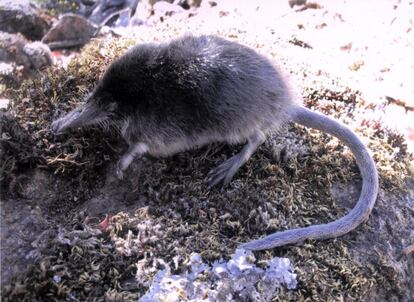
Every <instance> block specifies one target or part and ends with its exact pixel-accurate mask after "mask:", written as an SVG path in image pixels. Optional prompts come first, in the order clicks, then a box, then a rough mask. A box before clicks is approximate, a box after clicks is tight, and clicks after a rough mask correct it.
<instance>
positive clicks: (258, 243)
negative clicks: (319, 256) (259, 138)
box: [240, 107, 378, 250]
mask: <svg viewBox="0 0 414 302" xmlns="http://www.w3.org/2000/svg"><path fill="white" fill-rule="evenodd" d="M293 121H294V122H296V123H298V124H301V125H304V126H306V127H311V128H315V129H318V130H321V131H323V132H326V133H329V134H331V135H333V136H336V137H337V138H338V139H340V140H341V141H342V142H343V143H345V144H346V145H347V146H348V147H349V148H350V149H351V151H352V153H353V154H354V156H355V158H356V162H357V164H358V167H359V171H360V173H361V175H362V181H363V183H362V190H361V194H360V196H359V199H358V202H357V204H356V205H355V207H354V208H353V209H352V210H351V211H350V212H349V213H348V214H347V215H346V216H344V217H342V218H340V219H338V220H335V221H333V222H330V223H327V224H319V225H313V226H309V227H305V228H299V229H293V230H287V231H283V232H278V233H274V234H272V235H269V236H266V237H264V238H262V239H258V240H253V241H250V242H248V243H245V244H243V245H241V246H240V247H241V248H243V249H247V250H264V249H270V248H274V247H278V246H283V245H287V244H292V243H297V242H301V241H303V240H305V239H327V238H334V237H338V236H341V235H344V234H346V233H348V232H349V231H351V230H353V229H355V228H356V227H357V226H358V225H360V224H361V223H362V222H364V221H365V220H366V219H368V216H369V214H370V213H371V211H372V208H373V207H374V204H375V200H376V198H377V194H378V172H377V169H376V167H375V163H374V160H373V159H372V157H371V156H370V154H369V153H368V150H367V148H366V147H365V146H364V144H363V143H362V142H361V140H360V139H359V138H358V136H357V135H356V134H355V133H354V132H353V131H352V130H350V129H349V128H348V127H346V126H345V125H343V124H341V123H339V122H337V121H335V120H333V119H331V118H329V117H327V116H325V115H322V114H319V113H316V112H313V111H311V110H309V109H306V108H304V107H297V108H296V110H295V115H294V117H293Z"/></svg>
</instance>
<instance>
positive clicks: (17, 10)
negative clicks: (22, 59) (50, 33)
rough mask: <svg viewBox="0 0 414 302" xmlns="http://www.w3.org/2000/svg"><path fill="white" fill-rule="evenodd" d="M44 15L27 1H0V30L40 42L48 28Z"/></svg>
mask: <svg viewBox="0 0 414 302" xmlns="http://www.w3.org/2000/svg"><path fill="white" fill-rule="evenodd" d="M42 15H44V13H43V12H42V11H41V10H40V9H39V8H38V7H37V6H36V5H34V4H33V3H30V2H29V1H27V0H16V1H11V0H0V30H1V31H5V32H8V33H21V34H22V35H24V36H25V37H26V38H27V39H29V40H40V39H41V38H42V37H43V35H44V34H45V33H46V32H47V30H48V28H49V24H48V22H47V21H46V20H45V18H44V17H43V16H42Z"/></svg>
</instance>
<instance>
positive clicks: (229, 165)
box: [207, 154, 240, 187]
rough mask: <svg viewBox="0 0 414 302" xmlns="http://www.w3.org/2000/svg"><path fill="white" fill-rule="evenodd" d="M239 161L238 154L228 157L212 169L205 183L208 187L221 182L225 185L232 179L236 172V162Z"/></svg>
mask: <svg viewBox="0 0 414 302" xmlns="http://www.w3.org/2000/svg"><path fill="white" fill-rule="evenodd" d="M239 161H240V156H239V154H237V155H235V156H233V157H230V158H229V159H227V160H226V161H225V162H223V163H222V164H220V165H218V166H217V167H216V168H214V169H212V170H211V171H210V172H209V173H208V175H207V184H208V185H209V186H210V187H214V186H215V185H218V184H221V185H222V186H227V185H228V184H229V183H230V181H231V180H232V178H233V176H234V174H236V172H237V170H238V169H239V168H238V166H239V165H238V162H239Z"/></svg>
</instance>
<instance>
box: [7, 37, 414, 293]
mask: <svg viewBox="0 0 414 302" xmlns="http://www.w3.org/2000/svg"><path fill="white" fill-rule="evenodd" d="M129 43H130V42H129V41H128V42H126V43H125V44H122V43H120V42H118V41H113V42H110V43H108V44H102V43H101V42H98V41H97V42H95V43H94V44H92V45H91V46H89V47H88V48H87V49H86V50H85V54H82V55H81V56H80V57H78V58H77V59H76V60H75V61H74V62H73V63H71V64H70V65H69V66H68V68H67V70H55V69H50V70H49V71H47V72H46V73H45V74H44V76H43V77H42V78H41V79H38V80H35V81H34V82H26V83H25V84H24V85H23V86H22V88H21V89H20V90H19V91H14V92H13V99H14V102H13V106H12V112H13V113H14V114H16V116H17V120H18V121H19V123H20V124H21V125H22V126H23V128H24V129H25V130H26V131H27V133H28V135H30V136H31V137H32V140H33V144H34V147H33V148H36V150H38V153H39V156H40V158H41V160H38V159H31V160H33V162H35V163H36V164H37V165H39V166H40V167H42V168H44V169H48V170H51V171H53V172H54V173H57V174H60V175H63V177H72V176H73V175H77V176H76V177H80V176H79V175H83V173H88V175H89V176H90V177H91V178H92V179H93V178H96V177H101V176H102V175H101V174H102V171H100V170H99V169H100V167H104V166H105V164H106V163H107V162H113V161H114V157H115V155H116V153H117V150H119V149H118V148H119V147H118V140H117V138H113V137H111V136H102V133H100V132H99V135H97V133H98V132H97V131H99V129H91V130H87V131H86V130H85V131H82V132H73V133H70V134H68V135H66V136H64V137H61V138H59V139H55V138H53V137H52V136H51V135H50V134H49V132H48V131H47V129H48V127H49V124H50V122H51V121H52V120H53V119H54V118H56V117H57V116H58V115H59V114H61V113H63V112H67V111H69V110H70V109H71V108H73V107H74V106H76V104H78V103H79V101H80V100H81V99H82V96H83V95H84V94H85V93H86V92H88V91H90V90H91V88H92V87H93V85H94V83H95V82H96V80H97V78H98V76H99V74H101V73H102V71H103V70H104V67H105V66H106V65H107V64H108V62H109V61H110V60H112V58H113V57H115V56H117V55H119V53H120V52H121V51H122V49H124V48H125V47H126V45H128V44H129ZM119 45H122V46H119ZM304 94H305V104H306V106H308V107H312V108H314V109H315V110H318V111H322V112H324V113H326V114H329V115H332V116H335V117H336V118H339V119H341V120H343V121H344V122H347V123H350V124H351V125H352V127H353V128H355V129H356V131H357V132H358V133H359V134H360V135H361V136H363V137H364V139H366V141H367V142H368V145H369V147H370V149H371V150H372V152H373V154H374V158H375V160H376V162H377V164H378V169H379V172H380V176H381V185H382V187H383V188H386V189H387V190H401V189H402V187H403V186H402V184H403V183H404V182H405V181H406V179H407V177H412V176H413V171H412V170H410V169H412V168H411V165H410V161H412V155H410V154H408V153H407V150H406V147H405V145H404V142H403V140H402V139H401V136H400V135H399V134H398V133H395V132H392V131H390V130H389V129H386V128H384V127H383V126H382V125H381V123H380V122H379V121H377V120H375V118H369V116H370V114H369V113H370V112H372V108H371V107H370V106H368V105H365V103H364V101H363V100H362V99H361V98H360V96H359V94H358V92H354V91H352V90H350V89H338V91H332V90H329V89H326V90H320V89H314V88H307V89H305V91H304ZM39 117H40V118H39ZM108 146H111V148H108ZM112 149H114V150H112ZM239 149H240V146H234V147H229V146H223V145H213V146H210V147H205V148H202V149H199V150H194V151H189V152H183V153H180V154H177V155H175V156H173V157H171V158H166V159H145V160H143V161H141V162H139V163H138V162H137V163H135V164H134V165H133V167H132V168H131V169H130V170H129V171H128V173H130V175H129V176H131V177H126V179H130V181H129V182H128V198H129V199H130V200H132V201H133V202H134V203H135V204H134V205H133V206H132V208H134V207H135V208H139V207H141V206H144V205H145V206H146V208H145V209H142V208H140V210H139V211H138V212H136V213H134V211H130V212H129V213H126V212H123V213H118V214H116V215H114V216H113V217H112V218H110V225H109V226H107V227H104V229H105V231H106V232H104V233H101V232H97V231H96V228H91V226H90V223H89V222H88V221H87V220H86V221H85V219H86V218H85V217H84V216H82V215H84V214H82V215H78V214H75V215H74V216H70V220H71V221H72V223H71V224H69V225H67V226H66V227H65V228H63V229H60V230H57V231H56V238H57V239H56V240H55V241H54V242H52V243H51V245H50V249H49V250H48V251H41V252H42V253H44V255H46V256H45V257H44V258H43V259H42V260H41V261H40V263H38V264H36V265H34V266H33V267H32V268H30V269H29V270H28V271H27V272H25V273H24V274H22V275H19V276H17V278H16V280H15V281H14V282H13V283H12V284H11V286H10V287H8V288H7V289H6V290H5V292H4V293H3V297H5V301H7V300H9V301H16V299H19V300H21V301H23V300H26V301H40V300H41V301H52V300H55V299H58V300H59V299H61V300H65V299H66V300H70V299H72V298H71V297H75V298H76V299H78V300H79V301H86V300H91V299H92V297H94V298H95V300H96V301H118V300H122V301H132V300H134V301H136V299H137V297H138V296H140V295H141V294H142V293H143V292H144V291H145V290H146V287H145V282H143V283H142V284H138V282H137V281H135V280H134V276H135V275H139V274H140V272H141V273H142V272H145V274H147V275H148V276H151V274H152V273H154V272H155V269H156V268H158V267H159V266H160V265H161V263H162V261H166V262H168V263H169V264H171V267H175V268H176V269H177V270H180V263H182V261H183V260H184V259H186V258H187V257H188V256H189V255H190V254H191V253H192V252H199V253H200V254H201V255H202V256H203V257H204V259H205V260H210V261H213V260H215V259H217V258H220V257H223V258H228V256H229V255H230V254H231V253H232V252H233V251H234V249H235V248H236V247H237V246H238V245H239V244H240V243H243V242H247V241H249V240H251V239H252V238H259V237H261V236H263V235H264V234H267V233H272V232H275V231H278V230H284V229H289V228H293V227H298V226H307V225H311V224H315V223H323V222H328V221H332V220H334V219H336V218H338V217H341V216H343V215H344V214H345V212H346V209H344V208H343V207H341V206H339V205H338V204H337V203H336V201H335V199H334V198H333V196H332V193H331V188H332V185H333V184H334V183H338V182H340V183H346V182H348V181H351V180H358V179H359V172H358V169H357V167H356V164H355V162H354V160H353V157H352V155H351V154H350V153H349V151H348V149H347V148H345V147H344V146H343V145H342V144H341V143H339V142H338V141H337V140H336V139H334V138H332V137H330V136H328V135H326V134H323V133H319V132H317V131H313V130H309V129H305V128H303V127H301V126H292V127H291V128H289V129H288V130H287V131H286V132H282V133H280V134H278V135H275V136H272V137H270V138H269V139H268V140H267V142H266V144H264V145H263V146H262V147H261V148H259V150H258V152H257V153H256V154H255V155H254V156H253V158H252V159H251V160H250V161H249V162H248V163H247V164H246V165H245V166H244V167H243V168H242V169H241V170H240V172H239V173H238V174H237V175H236V177H235V179H234V180H233V182H232V183H231V185H230V186H229V187H228V188H226V189H209V188H208V187H207V186H206V185H205V176H206V175H207V173H208V171H209V170H210V169H211V168H212V167H214V166H216V165H217V164H219V163H220V162H222V161H223V160H224V159H225V158H228V157H229V156H231V155H232V154H235V153H236V152H238V151H239ZM9 156H12V155H10V154H9ZM14 160H15V161H16V163H17V165H19V164H20V162H21V158H19V157H15V158H14ZM132 176H133V177H132ZM90 183H93V182H90ZM109 214H110V213H109ZM95 227H96V226H95ZM101 227H102V225H101ZM372 227H373V226H372V225H370V223H368V224H366V225H364V226H362V227H360V228H359V229H358V230H356V231H354V232H352V233H351V234H349V235H347V236H344V237H341V238H340V239H336V240H328V241H321V242H317V244H315V243H314V242H307V243H305V244H304V245H303V246H300V247H287V248H282V249H275V250H271V251H266V252H261V253H258V259H259V260H260V259H269V258H270V257H273V256H283V257H288V258H290V259H291V261H292V264H293V266H294V267H296V271H295V272H296V273H297V274H298V280H300V286H299V288H298V290H296V291H287V290H285V289H281V290H280V293H279V295H278V296H277V297H275V298H274V301H286V300H289V301H352V300H359V299H360V298H361V297H364V296H366V295H368V294H369V293H370V291H371V290H373V288H378V287H387V288H393V289H394V291H395V293H396V294H398V291H399V288H400V286H401V285H400V284H399V281H398V278H397V277H396V276H397V275H398V272H397V270H396V268H394V267H393V265H392V264H391V263H389V260H387V258H384V257H383V256H381V251H379V252H377V254H376V255H375V261H373V262H370V263H361V262H359V261H358V260H357V259H356V258H355V257H353V255H351V253H350V252H349V249H350V248H351V247H352V246H353V239H354V238H355V237H356V236H358V234H360V233H363V232H366V231H368V230H370V228H372ZM76 232H80V233H76ZM75 233H76V234H85V237H80V239H79V240H78V241H77V242H75V241H73V240H72V241H71V239H68V238H72V237H73V234H75ZM62 236H63V237H62ZM71 236H72V237H71ZM59 238H60V239H59ZM62 238H63V239H62ZM65 238H66V239H68V240H69V241H68V240H65ZM174 263H176V265H174ZM56 275H58V276H59V278H61V279H59V280H61V281H60V282H56V279H55V281H54V279H53V277H54V276H56ZM148 276H147V277H148ZM55 278H57V277H55ZM117 299H118V300H117ZM72 300H73V299H72Z"/></svg>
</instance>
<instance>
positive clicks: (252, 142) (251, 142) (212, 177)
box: [207, 131, 265, 187]
mask: <svg viewBox="0 0 414 302" xmlns="http://www.w3.org/2000/svg"><path fill="white" fill-rule="evenodd" d="M264 141H265V135H264V133H263V132H261V131H258V132H256V133H254V134H253V135H252V136H251V137H249V138H248V139H247V144H246V145H245V146H244V148H243V149H242V150H241V151H240V153H238V154H236V155H234V156H232V157H230V158H229V159H228V160H226V161H225V162H223V163H222V164H220V165H219V166H218V167H216V168H214V169H213V170H211V171H210V172H209V173H208V175H207V184H208V185H209V186H210V187H213V186H215V185H218V184H221V185H222V186H226V185H228V184H229V183H230V181H231V180H232V178H233V176H234V174H236V172H237V170H239V168H240V167H241V166H243V165H244V163H245V162H247V161H248V160H249V158H250V156H252V154H253V153H254V152H255V151H256V149H257V147H259V146H260V145H261V144H262V143H263V142H264Z"/></svg>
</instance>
